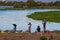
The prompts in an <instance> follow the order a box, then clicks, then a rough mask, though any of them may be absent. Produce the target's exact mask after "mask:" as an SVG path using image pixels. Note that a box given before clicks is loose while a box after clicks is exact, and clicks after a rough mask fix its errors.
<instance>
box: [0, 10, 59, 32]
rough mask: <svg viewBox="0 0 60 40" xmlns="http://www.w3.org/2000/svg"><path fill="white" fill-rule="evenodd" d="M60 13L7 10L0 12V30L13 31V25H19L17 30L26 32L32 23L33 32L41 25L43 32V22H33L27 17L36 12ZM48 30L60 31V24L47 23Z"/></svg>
mask: <svg viewBox="0 0 60 40" xmlns="http://www.w3.org/2000/svg"><path fill="white" fill-rule="evenodd" d="M54 10H57V11H60V10H59V9H32V10H6V11H0V30H8V29H9V30H12V29H13V25H12V24H14V23H15V24H17V30H23V31H26V30H27V29H28V23H29V22H31V23H32V32H34V31H35V30H36V27H37V26H38V25H39V26H40V27H41V30H43V26H42V21H41V20H40V21H37V20H32V19H30V18H27V17H26V15H29V14H31V13H34V12H44V11H54ZM46 27H47V28H46V29H47V30H60V23H54V22H47V25H46Z"/></svg>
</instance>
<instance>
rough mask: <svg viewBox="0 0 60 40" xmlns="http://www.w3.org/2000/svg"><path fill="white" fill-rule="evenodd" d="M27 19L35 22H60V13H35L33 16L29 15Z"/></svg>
mask: <svg viewBox="0 0 60 40" xmlns="http://www.w3.org/2000/svg"><path fill="white" fill-rule="evenodd" d="M27 17H28V18H32V19H34V20H42V19H46V20H47V21H50V22H60V11H48V12H35V13H32V14H31V15H27Z"/></svg>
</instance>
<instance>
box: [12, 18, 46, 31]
mask: <svg viewBox="0 0 60 40" xmlns="http://www.w3.org/2000/svg"><path fill="white" fill-rule="evenodd" d="M42 24H43V29H44V32H46V19H44V20H42ZM28 25H29V27H28V32H31V25H32V24H31V22H29V24H28ZM13 26H14V31H16V26H17V25H16V24H13ZM36 30H37V32H40V26H38V27H37V29H36Z"/></svg>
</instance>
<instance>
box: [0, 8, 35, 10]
mask: <svg viewBox="0 0 60 40" xmlns="http://www.w3.org/2000/svg"><path fill="white" fill-rule="evenodd" d="M25 9H27V10H30V9H34V8H4V9H0V10H25Z"/></svg>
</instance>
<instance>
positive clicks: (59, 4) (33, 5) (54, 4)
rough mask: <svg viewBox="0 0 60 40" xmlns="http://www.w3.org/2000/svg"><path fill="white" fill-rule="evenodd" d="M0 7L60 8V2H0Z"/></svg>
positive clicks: (32, 0)
mask: <svg viewBox="0 0 60 40" xmlns="http://www.w3.org/2000/svg"><path fill="white" fill-rule="evenodd" d="M0 6H14V8H54V7H55V8H60V1H56V2H48V3H46V2H35V1H34V0H27V2H23V1H20V2H16V1H14V2H10V1H8V2H7V3H6V2H0Z"/></svg>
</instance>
